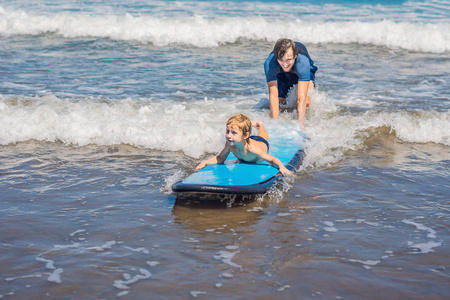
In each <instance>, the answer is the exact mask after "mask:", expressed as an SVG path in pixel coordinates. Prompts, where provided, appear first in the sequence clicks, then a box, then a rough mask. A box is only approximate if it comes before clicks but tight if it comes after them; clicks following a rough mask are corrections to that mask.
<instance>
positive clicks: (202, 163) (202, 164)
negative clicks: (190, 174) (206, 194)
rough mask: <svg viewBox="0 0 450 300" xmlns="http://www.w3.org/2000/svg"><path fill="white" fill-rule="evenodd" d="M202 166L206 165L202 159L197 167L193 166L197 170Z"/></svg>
mask: <svg viewBox="0 0 450 300" xmlns="http://www.w3.org/2000/svg"><path fill="white" fill-rule="evenodd" d="M204 167H206V164H205V162H204V161H202V162H201V163H200V164H199V165H198V166H197V167H195V171H199V170H201V169H203V168H204Z"/></svg>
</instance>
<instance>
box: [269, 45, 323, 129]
mask: <svg viewBox="0 0 450 300" xmlns="http://www.w3.org/2000/svg"><path fill="white" fill-rule="evenodd" d="M264 71H265V73H266V80H267V85H268V87H269V101H270V114H271V117H272V118H278V114H279V111H280V104H285V103H286V96H287V94H288V91H289V90H290V89H291V88H292V87H293V86H294V85H297V113H298V120H299V121H301V122H302V125H305V113H306V107H307V106H309V105H310V104H311V99H310V98H309V96H308V90H309V89H311V88H313V87H314V79H315V75H314V74H315V73H316V71H317V67H316V66H315V65H314V61H313V60H312V59H311V57H310V56H309V54H308V50H307V49H306V47H305V45H303V44H302V43H298V42H294V41H292V40H290V39H285V38H283V39H279V40H278V41H277V42H276V44H275V47H274V48H273V51H272V53H270V55H269V57H268V58H267V59H266V61H265V63H264Z"/></svg>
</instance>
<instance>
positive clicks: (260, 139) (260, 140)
mask: <svg viewBox="0 0 450 300" xmlns="http://www.w3.org/2000/svg"><path fill="white" fill-rule="evenodd" d="M250 138H251V139H252V140H255V141H258V142H263V143H264V144H266V146H267V152H269V142H268V141H267V140H266V139H265V138H263V137H260V136H259V135H252V136H250Z"/></svg>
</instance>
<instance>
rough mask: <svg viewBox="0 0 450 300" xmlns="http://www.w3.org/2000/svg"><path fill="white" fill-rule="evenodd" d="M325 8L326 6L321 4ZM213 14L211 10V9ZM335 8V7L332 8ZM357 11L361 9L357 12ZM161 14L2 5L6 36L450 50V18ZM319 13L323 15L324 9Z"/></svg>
mask: <svg viewBox="0 0 450 300" xmlns="http://www.w3.org/2000/svg"><path fill="white" fill-rule="evenodd" d="M317 7H318V8H320V6H317ZM208 13H209V12H208ZM331 13H333V12H331ZM355 13H356V12H355ZM317 15H318V14H316V19H314V18H305V17H304V18H301V17H298V18H297V19H296V18H292V19H289V20H286V19H285V18H274V17H263V16H261V15H259V16H258V15H256V16H255V15H254V16H251V15H250V16H237V17H228V16H216V17H203V16H202V15H190V16H177V17H173V16H170V15H168V16H156V15H155V14H136V15H132V14H123V13H122V14H114V13H113V14H110V15H105V14H93V13H90V14H87V13H68V12H60V13H48V12H45V13H43V12H40V13H39V12H34V11H30V12H26V11H23V10H15V9H9V8H4V7H1V6H0V20H3V21H2V22H0V34H1V35H40V34H45V33H54V34H58V35H61V36H63V37H65V38H69V39H70V38H80V37H96V38H110V39H113V40H121V41H123V40H124V41H138V42H141V43H151V44H154V45H156V46H167V45H170V44H182V45H192V46H197V47H217V46H218V45H221V44H226V43H236V42H238V41H239V40H241V39H248V40H256V41H270V42H275V41H276V40H277V39H278V38H279V37H280V36H285V35H286V32H289V34H290V36H291V38H293V39H297V40H302V41H303V42H305V43H315V44H319V43H343V44H348V43H359V44H369V45H378V46H384V47H389V48H394V49H395V48H403V49H407V50H411V51H419V52H435V53H444V52H448V51H450V33H449V30H448V27H449V23H448V22H436V23H423V22H414V21H408V22H406V21H402V19H400V20H394V19H395V18H392V19H393V20H389V19H384V20H383V19H382V18H378V19H372V18H365V19H364V20H357V21H352V19H357V17H356V16H355V17H353V18H349V19H350V21H349V20H343V21H336V20H334V21H331V20H328V19H329V16H331V15H325V16H324V17H323V18H322V20H321V19H320V18H319V17H317ZM319 15H322V14H321V13H319Z"/></svg>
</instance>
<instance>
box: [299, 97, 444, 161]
mask: <svg viewBox="0 0 450 300" xmlns="http://www.w3.org/2000/svg"><path fill="white" fill-rule="evenodd" d="M313 97H314V98H313V100H312V105H311V111H310V114H309V117H308V119H307V120H306V121H307V124H306V128H305V132H306V135H307V136H308V137H309V139H308V140H307V141H306V151H305V154H306V156H305V158H304V161H303V164H302V169H307V168H314V167H320V166H329V165H333V164H334V163H335V162H337V161H339V160H340V159H341V158H342V157H343V156H344V154H345V152H346V151H348V150H358V149H360V148H361V147H362V146H363V144H364V139H365V138H366V137H368V132H370V131H373V129H374V128H379V127H387V128H391V130H392V133H394V134H395V135H396V136H397V137H398V138H399V139H401V140H403V141H405V142H411V143H438V144H443V145H446V146H450V134H449V132H450V114H449V113H448V112H445V111H444V112H439V111H419V112H414V113H412V112H408V111H396V112H385V111H378V110H370V111H368V112H366V113H364V114H358V115H354V114H348V113H340V112H339V109H338V108H337V107H336V106H335V104H334V102H333V100H332V99H330V98H328V96H327V95H326V94H324V93H316V94H314V95H313Z"/></svg>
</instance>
